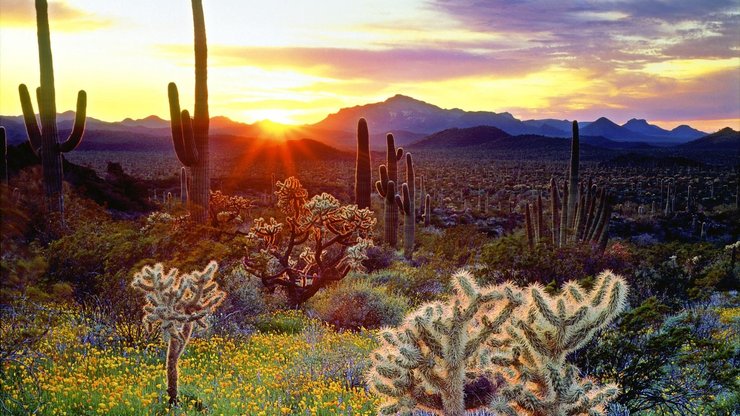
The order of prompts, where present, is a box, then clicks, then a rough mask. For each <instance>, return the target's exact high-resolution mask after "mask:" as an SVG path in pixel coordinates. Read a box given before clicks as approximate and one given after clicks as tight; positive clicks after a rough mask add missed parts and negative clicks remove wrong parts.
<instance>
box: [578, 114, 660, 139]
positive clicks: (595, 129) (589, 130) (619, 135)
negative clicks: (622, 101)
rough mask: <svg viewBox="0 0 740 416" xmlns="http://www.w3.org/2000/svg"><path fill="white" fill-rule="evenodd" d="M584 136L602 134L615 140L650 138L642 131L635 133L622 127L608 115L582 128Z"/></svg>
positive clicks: (581, 131)
mask: <svg viewBox="0 0 740 416" xmlns="http://www.w3.org/2000/svg"><path fill="white" fill-rule="evenodd" d="M580 133H581V134H582V135H584V136H602V137H605V138H607V139H610V140H614V141H620V142H625V141H646V140H647V139H648V138H647V137H646V136H645V135H643V134H640V133H635V132H633V131H631V130H628V129H627V128H625V127H622V126H620V125H618V124H616V123H615V122H613V121H611V120H609V119H608V118H606V117H601V118H599V119H597V120H596V121H594V122H593V123H590V124H589V125H588V126H586V127H584V128H582V129H580Z"/></svg>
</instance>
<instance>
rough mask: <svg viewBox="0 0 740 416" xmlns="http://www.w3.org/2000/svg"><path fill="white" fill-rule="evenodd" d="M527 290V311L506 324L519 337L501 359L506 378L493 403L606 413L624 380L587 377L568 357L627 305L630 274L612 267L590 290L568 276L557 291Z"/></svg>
mask: <svg viewBox="0 0 740 416" xmlns="http://www.w3.org/2000/svg"><path fill="white" fill-rule="evenodd" d="M525 293H526V296H525V303H524V306H523V309H524V311H522V312H521V313H515V314H514V317H513V318H512V321H513V325H511V326H507V328H506V332H507V333H508V335H509V336H510V337H511V339H512V340H513V348H512V350H511V351H512V356H511V359H510V360H508V362H506V361H507V360H506V359H500V360H499V361H498V363H497V364H498V365H500V371H498V373H497V375H498V376H500V377H503V379H504V380H505V384H504V387H502V388H501V389H500V390H499V394H500V397H499V398H498V399H497V400H496V401H495V402H494V404H493V405H492V409H493V410H494V411H496V412H497V414H502V415H512V416H513V415H525V416H571V415H572V416H575V415H586V414H588V415H598V414H604V413H605V409H604V408H605V406H606V404H607V403H608V402H609V401H610V400H611V399H612V398H614V397H615V396H616V395H617V393H618V392H619V388H618V386H616V385H614V384H610V385H606V386H597V385H596V384H595V383H594V382H593V381H592V380H589V379H584V378H582V377H581V376H580V375H579V371H578V369H577V368H576V367H575V366H574V365H572V364H570V363H568V362H567V361H566V357H567V356H568V354H570V353H571V352H573V351H575V350H578V349H580V348H582V347H583V346H584V345H585V344H586V343H587V342H588V341H589V340H590V339H591V338H592V337H593V336H594V333H595V332H596V331H598V330H599V329H601V328H604V327H605V326H606V325H608V324H609V323H610V322H611V321H612V320H613V319H614V318H615V317H616V316H617V315H618V314H619V313H620V312H621V311H622V309H623V308H624V306H625V301H626V297H627V284H626V283H625V282H624V279H622V278H621V277H620V276H617V275H615V274H613V273H611V272H610V271H606V272H603V273H601V274H600V275H599V276H598V277H597V278H596V282H595V285H594V289H593V290H592V291H591V292H589V293H585V292H584V291H583V289H581V287H580V286H579V285H578V283H576V282H568V283H567V284H566V285H565V286H564V287H563V290H562V292H561V294H560V295H557V296H550V295H548V294H547V293H546V292H545V291H544V289H543V287H542V286H540V285H533V286H530V287H529V288H528V289H527V290H526V292H525ZM502 363H505V365H501V364H502Z"/></svg>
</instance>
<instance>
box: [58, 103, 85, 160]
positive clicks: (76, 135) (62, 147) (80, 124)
mask: <svg viewBox="0 0 740 416" xmlns="http://www.w3.org/2000/svg"><path fill="white" fill-rule="evenodd" d="M86 116H87V93H86V92H85V91H84V90H80V91H79V92H78V93H77V111H76V112H75V123H74V126H73V127H72V132H71V133H70V134H69V137H68V138H67V140H65V141H63V142H62V143H59V151H60V152H62V153H67V152H71V151H72V150H74V149H75V148H77V146H79V144H80V142H81V141H82V135H83V133H84V132H85V120H86Z"/></svg>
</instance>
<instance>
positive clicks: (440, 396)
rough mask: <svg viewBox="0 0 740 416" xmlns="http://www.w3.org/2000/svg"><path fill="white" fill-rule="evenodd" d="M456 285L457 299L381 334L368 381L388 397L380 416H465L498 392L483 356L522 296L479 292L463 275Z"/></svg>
mask: <svg viewBox="0 0 740 416" xmlns="http://www.w3.org/2000/svg"><path fill="white" fill-rule="evenodd" d="M453 283H454V291H455V296H454V297H453V298H452V299H450V300H448V301H447V302H432V303H427V304H425V305H422V306H421V307H419V309H417V310H416V311H415V312H412V313H411V314H410V315H409V316H408V317H407V318H406V319H405V321H404V323H403V324H402V325H401V326H400V327H398V328H385V329H383V330H381V332H380V342H381V346H380V347H379V348H378V349H376V350H375V351H373V352H372V353H371V360H372V367H371V369H370V372H369V374H368V376H367V382H368V385H369V386H370V389H371V390H372V391H374V392H375V393H377V394H379V395H380V396H381V397H382V398H383V402H382V404H381V405H380V410H379V413H380V414H397V413H401V414H406V415H411V414H412V413H413V411H414V409H424V410H427V411H430V412H433V413H435V414H439V415H448V416H461V415H463V414H464V413H465V410H466V409H471V408H476V407H482V406H485V405H486V403H485V400H481V398H483V399H485V398H486V397H487V396H489V395H490V394H491V393H492V392H493V390H495V388H496V386H495V385H494V384H493V383H491V381H489V379H487V378H485V377H484V374H483V369H484V368H485V367H484V366H481V365H480V364H481V361H484V360H482V357H483V354H482V353H481V351H482V350H484V349H486V348H489V346H493V347H496V346H499V344H498V343H496V342H495V341H493V342H492V340H491V338H492V337H493V336H494V335H495V334H497V333H499V332H500V331H501V327H502V325H504V323H505V322H506V321H507V320H508V319H509V317H510V315H511V314H512V312H513V311H514V310H515V309H516V308H517V307H518V306H519V305H520V304H521V303H522V297H521V294H520V293H519V292H518V291H517V290H516V289H514V288H513V287H512V286H510V285H508V284H506V285H500V286H488V287H479V286H478V285H477V284H476V283H475V281H474V279H473V277H472V276H471V275H470V274H469V273H468V272H464V271H461V272H458V273H457V274H455V276H453ZM486 345H488V346H486ZM488 355H490V354H488Z"/></svg>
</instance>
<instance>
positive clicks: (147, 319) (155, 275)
mask: <svg viewBox="0 0 740 416" xmlns="http://www.w3.org/2000/svg"><path fill="white" fill-rule="evenodd" d="M216 270H218V264H217V263H216V262H215V261H211V262H210V263H208V266H206V268H205V269H204V270H203V271H200V272H199V271H193V272H191V273H190V274H181V275H178V271H177V269H170V271H169V272H167V273H166V274H165V272H164V267H163V266H162V264H161V263H157V264H155V265H154V266H153V267H149V266H144V268H143V269H141V271H140V272H139V273H136V274H135V275H134V281H133V282H132V283H131V286H132V287H134V288H135V289H138V290H140V291H142V292H144V293H145V294H146V301H147V303H146V305H144V323H145V324H146V325H147V327H148V328H149V329H150V330H151V329H152V328H153V327H154V324H157V323H159V324H160V329H161V330H162V334H163V336H164V338H165V341H167V342H168V346H167V395H168V396H169V402H170V404H172V405H176V404H177V379H178V370H177V363H178V361H179V360H180V356H181V355H182V353H183V351H184V350H185V347H186V346H187V345H188V341H190V336H191V335H192V334H193V325H196V327H200V328H203V329H205V328H207V327H208V324H207V322H206V318H207V316H208V315H209V314H210V313H212V312H213V311H214V310H215V309H216V308H217V307H218V305H219V304H221V302H222V301H223V300H224V297H226V294H225V293H224V292H222V291H221V290H220V289H219V288H218V283H216V282H215V281H214V276H215V274H216Z"/></svg>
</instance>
